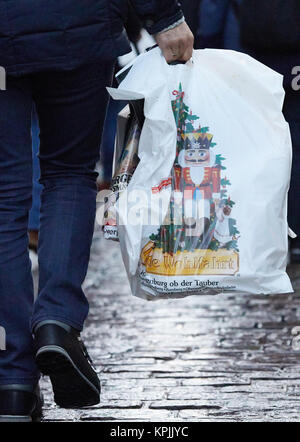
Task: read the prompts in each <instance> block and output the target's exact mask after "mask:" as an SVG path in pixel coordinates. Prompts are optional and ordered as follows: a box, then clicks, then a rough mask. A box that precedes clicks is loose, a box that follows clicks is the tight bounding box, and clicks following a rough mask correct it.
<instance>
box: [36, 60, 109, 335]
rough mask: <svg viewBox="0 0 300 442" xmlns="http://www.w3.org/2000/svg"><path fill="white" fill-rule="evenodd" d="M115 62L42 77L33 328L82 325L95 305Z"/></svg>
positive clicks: (38, 87) (38, 99)
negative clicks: (93, 261) (99, 192)
mask: <svg viewBox="0 0 300 442" xmlns="http://www.w3.org/2000/svg"><path fill="white" fill-rule="evenodd" d="M112 69H113V65H112V64H109V65H103V66H101V65H99V64H98V65H92V66H85V67H82V68H80V69H77V70H76V71H71V72H56V73H48V74H39V75H38V76H37V80H36V82H35V85H36V86H35V92H34V93H35V102H36V108H37V113H38V117H39V124H40V139H41V145H40V166H41V182H42V184H43V186H44V189H43V192H42V206H41V219H40V238H39V249H38V254H39V270H40V282H39V295H38V299H37V301H36V303H35V309H34V315H33V321H32V326H33V328H34V327H35V326H36V324H38V323H40V322H41V321H44V320H49V319H51V320H58V321H62V322H64V323H65V324H68V325H70V326H72V327H74V328H75V329H77V330H81V329H82V327H83V323H84V320H85V318H86V316H87V314H88V302H87V300H86V297H85V295H84V293H83V290H82V288H81V285H82V283H83V281H84V278H85V276H86V271H87V267H88V262H89V255H90V246H91V241H92V236H93V230H94V220H95V209H96V184H95V183H96V178H97V174H96V173H95V172H94V169H95V164H96V162H97V161H98V158H99V150H100V143H101V135H102V128H103V123H104V119H105V114H106V105H107V100H108V95H107V91H106V88H105V87H106V86H107V85H109V84H110V81H111V76H112Z"/></svg>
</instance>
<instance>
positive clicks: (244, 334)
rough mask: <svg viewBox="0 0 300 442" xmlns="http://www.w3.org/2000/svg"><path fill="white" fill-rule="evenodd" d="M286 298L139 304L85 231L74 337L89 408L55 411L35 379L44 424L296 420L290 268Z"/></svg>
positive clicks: (115, 262)
mask: <svg viewBox="0 0 300 442" xmlns="http://www.w3.org/2000/svg"><path fill="white" fill-rule="evenodd" d="M289 273H290V275H291V276H292V279H293V285H294V288H295V293H294V294H293V295H274V296H245V295H243V296H242V295H237V296H232V295H220V296H214V297H209V296H203V297H189V298H186V299H179V300H166V301H159V302H148V303H147V302H145V301H143V300H140V299H137V298H134V297H133V296H131V295H130V290H129V286H128V282H127V278H126V274H125V270H124V267H123V264H122V261H121V257H120V252H119V246H118V244H116V243H113V242H106V241H105V240H104V239H103V238H102V235H101V234H100V233H99V232H96V233H95V237H94V243H93V250H92V254H91V262H90V268H89V272H88V276H87V278H86V281H85V289H86V293H87V295H88V298H89V301H90V305H91V308H90V316H89V318H88V321H87V323H86V328H85V331H84V334H83V336H84V339H85V342H86V344H87V347H88V349H89V352H90V354H91V356H92V358H93V359H94V363H95V365H96V366H97V368H98V369H99V375H100V377H101V380H102V400H101V404H100V405H99V406H96V407H93V408H90V409H84V410H63V409H59V408H57V407H56V406H55V405H54V404H53V399H52V392H51V388H50V383H49V381H48V380H47V379H43V380H42V388H43V392H44V395H45V412H44V420H45V421H115V420H118V421H169V422H172V421H212V422H218V421H244V422H246V421H300V371H299V368H300V367H299V361H300V341H298V340H297V335H298V334H299V335H300V329H299V330H298V329H295V327H297V326H299V325H300V266H293V267H290V269H289Z"/></svg>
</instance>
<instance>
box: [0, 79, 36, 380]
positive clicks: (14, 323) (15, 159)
mask: <svg viewBox="0 0 300 442" xmlns="http://www.w3.org/2000/svg"><path fill="white" fill-rule="evenodd" d="M31 108H32V97H31V85H30V80H29V79H25V78H23V79H22V78H19V79H17V78H16V79H12V78H8V79H7V90H6V91H1V92H0V326H2V327H4V328H5V331H6V350H5V351H1V350H0V384H2V385H3V384H34V383H35V382H36V381H37V379H38V373H37V369H36V366H35V363H34V357H33V348H32V335H31V331H30V317H31V315H32V309H33V284H32V276H31V265H30V260H29V254H28V236H27V228H28V213H29V210H30V207H31V192H32V155H31V133H30V128H31Z"/></svg>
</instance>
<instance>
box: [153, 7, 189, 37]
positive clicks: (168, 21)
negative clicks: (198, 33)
mask: <svg viewBox="0 0 300 442" xmlns="http://www.w3.org/2000/svg"><path fill="white" fill-rule="evenodd" d="M180 20H182V22H183V21H184V15H183V12H182V11H181V9H179V10H178V11H177V12H176V13H175V14H173V15H171V16H169V17H162V18H161V19H159V20H158V21H154V20H146V21H145V26H146V28H147V31H148V32H149V33H150V34H158V33H161V32H164V31H166V30H167V28H169V26H172V25H175V23H176V26H178V24H177V22H179V21H180ZM182 22H181V23H182ZM179 24H180V23H179ZM174 27H175V26H174Z"/></svg>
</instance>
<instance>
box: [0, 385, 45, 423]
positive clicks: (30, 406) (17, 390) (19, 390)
mask: <svg viewBox="0 0 300 442" xmlns="http://www.w3.org/2000/svg"><path fill="white" fill-rule="evenodd" d="M43 402H44V401H43V396H42V395H41V393H40V389H39V387H38V386H37V387H36V388H34V387H32V386H30V385H18V384H16V385H0V422H39V421H40V420H41V417H42V406H43Z"/></svg>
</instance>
